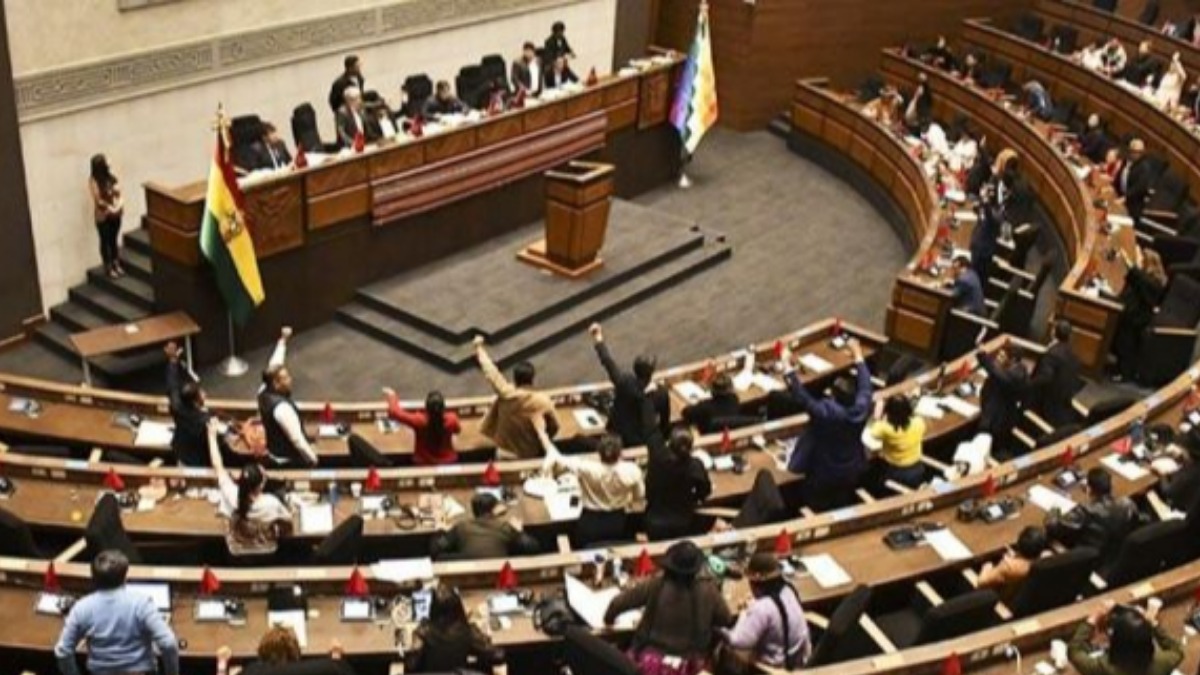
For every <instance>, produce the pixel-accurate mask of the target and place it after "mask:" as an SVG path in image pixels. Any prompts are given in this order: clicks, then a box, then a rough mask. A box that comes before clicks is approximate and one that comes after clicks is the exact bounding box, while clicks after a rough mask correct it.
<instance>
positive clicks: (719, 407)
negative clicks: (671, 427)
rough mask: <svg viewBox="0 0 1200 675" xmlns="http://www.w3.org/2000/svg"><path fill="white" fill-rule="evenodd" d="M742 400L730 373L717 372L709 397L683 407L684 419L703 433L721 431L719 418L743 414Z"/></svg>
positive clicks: (682, 414)
mask: <svg viewBox="0 0 1200 675" xmlns="http://www.w3.org/2000/svg"><path fill="white" fill-rule="evenodd" d="M741 407H742V402H741V399H739V398H738V395H737V392H736V391H734V388H733V379H732V378H731V377H729V374H728V373H717V374H716V375H715V376H714V377H713V379H712V386H711V387H710V391H709V397H708V398H707V399H705V400H703V401H698V402H696V403H693V404H691V405H689V406H687V407H686V408H684V409H683V412H682V413H681V416H682V417H683V421H684V422H687V423H688V424H690V425H692V426H694V427H696V428H697V429H699V430H700V433H702V434H711V433H715V432H717V431H721V429H719V428H718V422H719V420H721V419H723V418H730V417H736V416H738V415H739V414H741Z"/></svg>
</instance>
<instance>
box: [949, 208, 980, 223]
mask: <svg viewBox="0 0 1200 675" xmlns="http://www.w3.org/2000/svg"><path fill="white" fill-rule="evenodd" d="M954 219H955V220H957V221H960V222H963V223H976V222H979V214H978V213H975V212H974V211H967V210H965V209H964V210H962V211H955V212H954Z"/></svg>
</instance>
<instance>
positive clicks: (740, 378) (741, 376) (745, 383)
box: [733, 370, 754, 391]
mask: <svg viewBox="0 0 1200 675" xmlns="http://www.w3.org/2000/svg"><path fill="white" fill-rule="evenodd" d="M753 384H754V371H749V370H743V371H741V372H740V373H738V374H737V375H734V376H733V388H734V389H736V390H738V391H746V390H748V389H750V386H751V385H753Z"/></svg>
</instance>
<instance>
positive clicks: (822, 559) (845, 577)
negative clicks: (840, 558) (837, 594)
mask: <svg viewBox="0 0 1200 675" xmlns="http://www.w3.org/2000/svg"><path fill="white" fill-rule="evenodd" d="M800 563H801V564H802V565H804V567H805V569H807V570H808V572H809V574H811V575H812V577H813V581H815V582H817V585H818V586H820V587H821V588H836V587H838V586H845V585H846V584H848V583H850V582H852V581H854V580H853V579H852V578H850V575H849V574H847V573H846V570H844V569H842V566H841V565H839V564H838V562H837V561H836V560H834V559H833V556H831V555H829V554H828V553H821V554H819V555H807V556H804V557H803V558H801V559H800Z"/></svg>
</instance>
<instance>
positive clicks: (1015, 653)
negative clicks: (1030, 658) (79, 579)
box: [1004, 644, 1023, 675]
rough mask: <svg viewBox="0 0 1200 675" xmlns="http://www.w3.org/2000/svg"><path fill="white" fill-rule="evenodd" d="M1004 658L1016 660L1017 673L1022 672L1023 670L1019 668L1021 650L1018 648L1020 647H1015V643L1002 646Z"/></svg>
mask: <svg viewBox="0 0 1200 675" xmlns="http://www.w3.org/2000/svg"><path fill="white" fill-rule="evenodd" d="M1004 658H1006V659H1010V660H1013V659H1015V660H1016V662H1017V675H1020V674H1021V672H1023V671H1022V670H1021V650H1020V649H1017V646H1016V645H1012V644H1010V645H1007V646H1005V647H1004Z"/></svg>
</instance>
